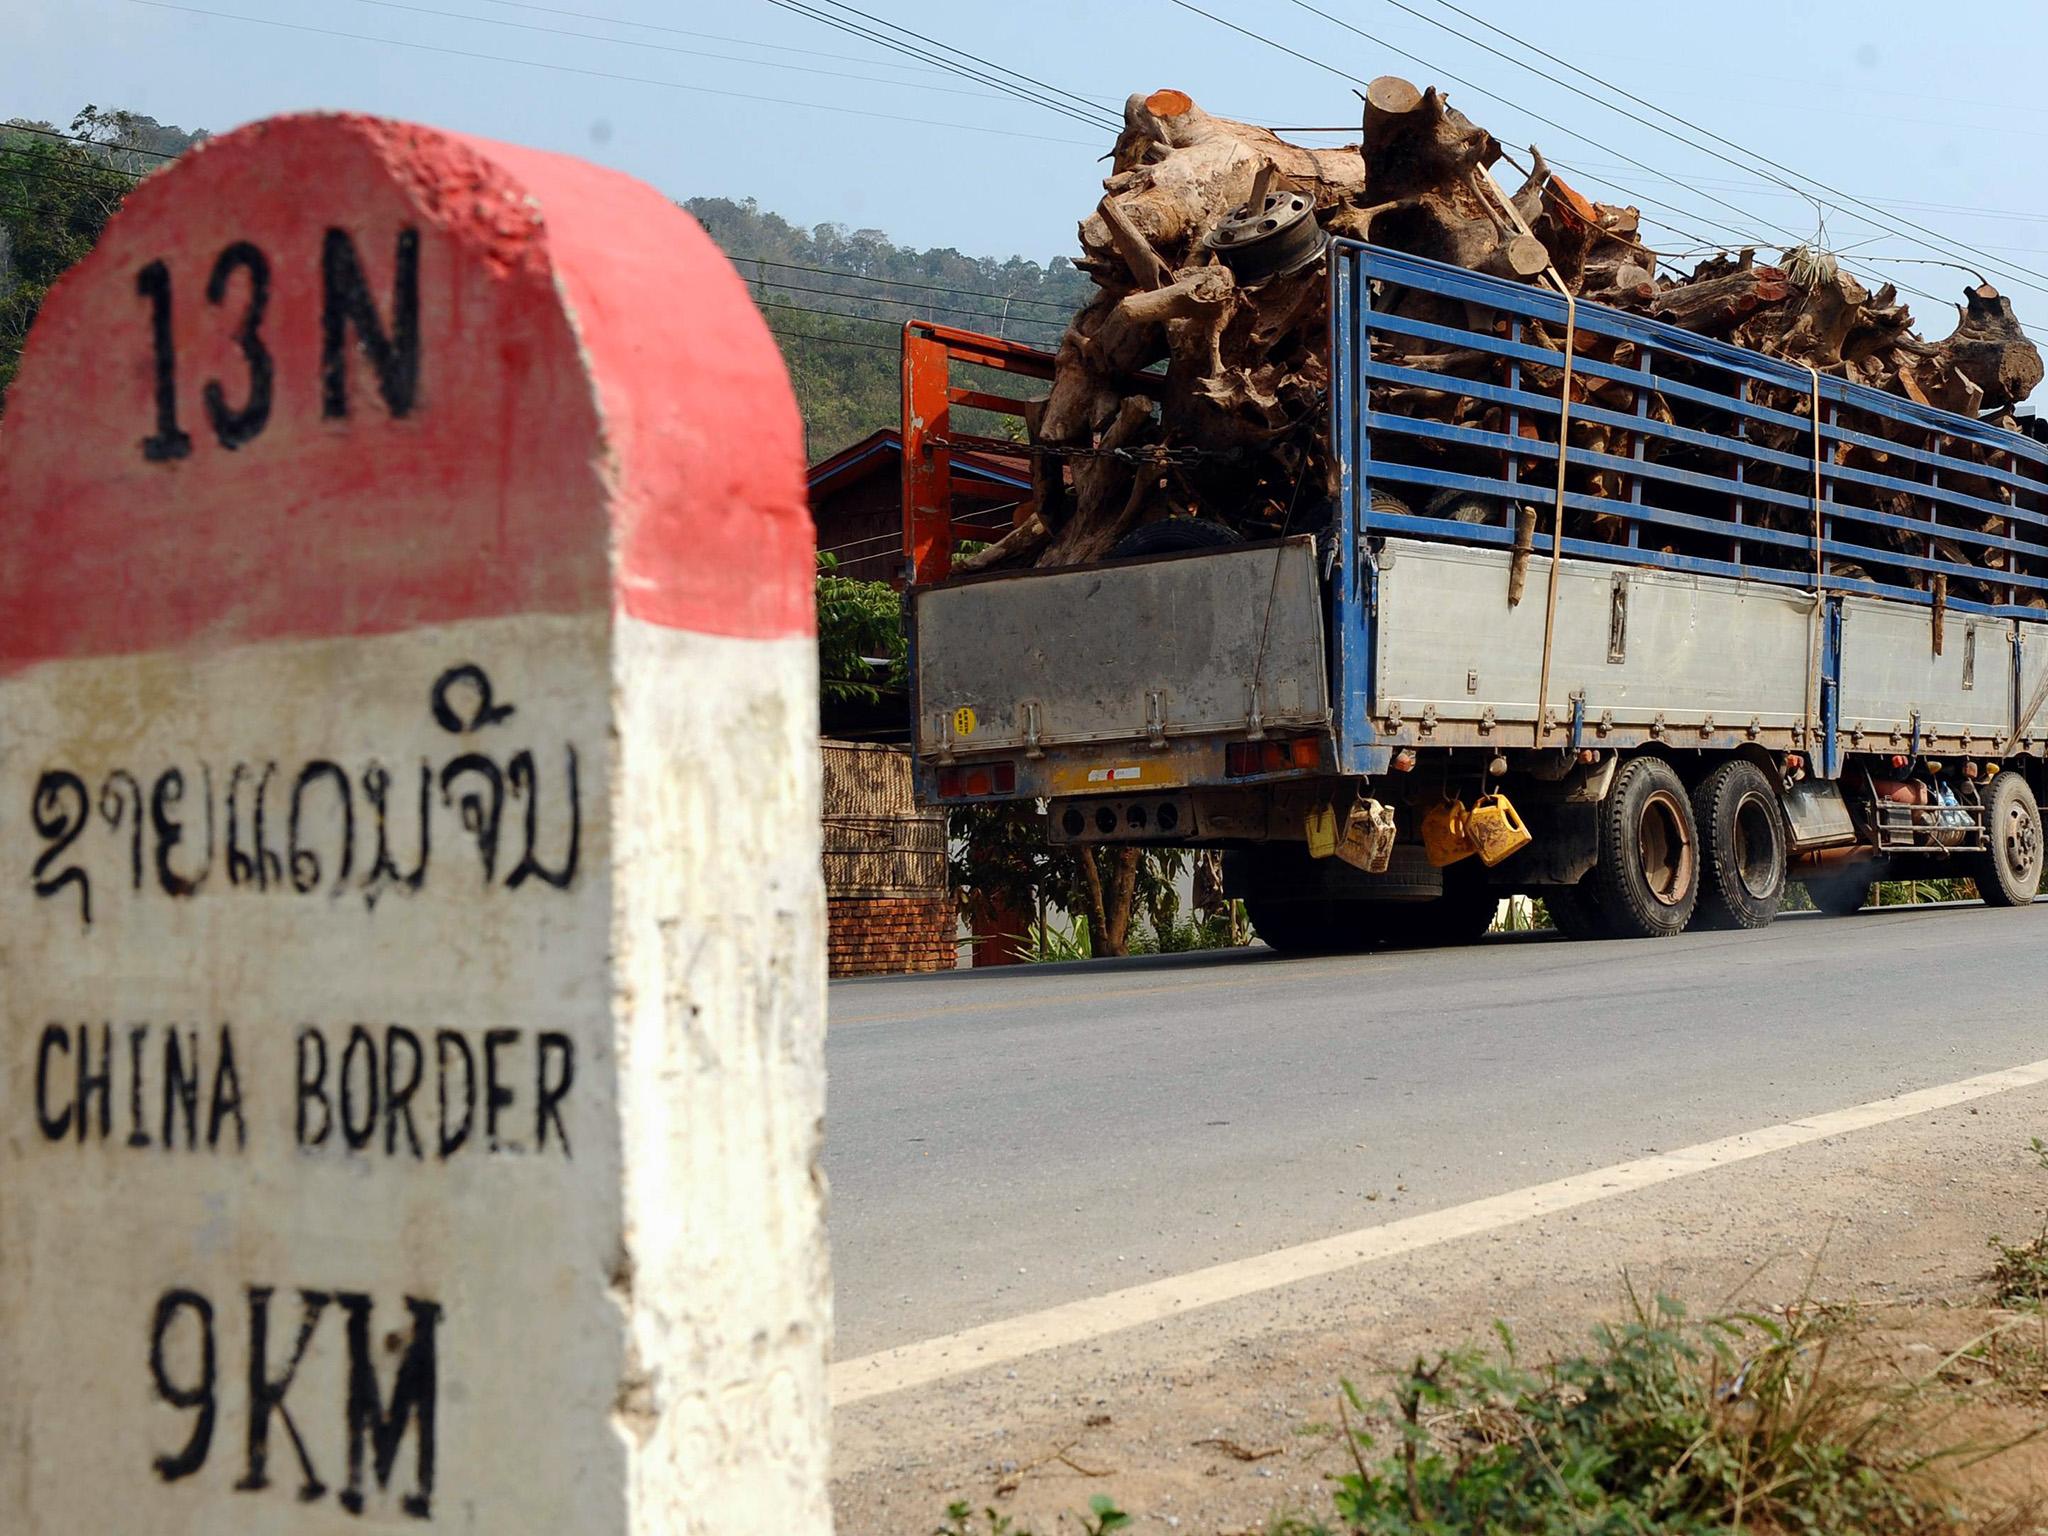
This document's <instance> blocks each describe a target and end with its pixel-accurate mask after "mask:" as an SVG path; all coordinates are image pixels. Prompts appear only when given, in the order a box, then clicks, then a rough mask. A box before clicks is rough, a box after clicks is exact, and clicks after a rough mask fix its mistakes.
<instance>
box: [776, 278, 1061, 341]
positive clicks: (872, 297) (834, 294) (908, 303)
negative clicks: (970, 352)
mask: <svg viewBox="0 0 2048 1536" xmlns="http://www.w3.org/2000/svg"><path fill="white" fill-rule="evenodd" d="M755 281H757V282H759V283H760V284H761V286H762V287H764V288H772V289H773V290H774V291H775V292H777V293H814V294H818V295H820V296H822V297H824V298H828V299H844V300H846V301H847V302H848V303H850V304H900V305H901V306H903V308H905V309H909V310H916V311H919V312H921V313H928V314H934V315H962V316H965V317H966V318H967V319H970V320H1004V319H1007V320H1008V321H1009V323H1010V324H1012V325H1039V326H1045V327H1047V328H1048V329H1051V330H1063V329H1065V326H1066V322H1065V321H1063V320H1044V319H1040V318H1038V317H1036V316H1033V315H1008V316H1004V315H999V314H991V313H989V311H987V310H985V309H958V308H955V307H954V306H953V305H950V304H931V303H927V302H926V301H924V300H922V299H885V298H883V297H881V296H880V295H878V294H866V293H844V292H841V291H840V290H839V289H836V288H806V287H803V286H802V285H801V284H798V283H785V282H778V281H777V280H776V279H774V278H771V277H764V278H757V279H755ZM864 318H865V317H864Z"/></svg>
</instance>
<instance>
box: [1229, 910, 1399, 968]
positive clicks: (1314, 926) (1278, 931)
mask: <svg viewBox="0 0 2048 1536" xmlns="http://www.w3.org/2000/svg"><path fill="white" fill-rule="evenodd" d="M1244 910H1245V916H1247V917H1249V918H1250V919H1251V920H1252V932H1253V933H1254V934H1256V935H1257V936H1258V937H1259V939H1260V940H1261V941H1263V942H1264V944H1265V946H1266V948H1268V949H1270V950H1274V951H1276V952H1278V953H1280V954H1283V955H1355V954H1359V953H1361V952H1363V951H1365V950H1368V949H1371V948H1372V947H1373V946H1374V942H1375V934H1374V932H1373V923H1372V921H1371V917H1372V912H1371V904H1369V903H1366V902H1363V901H1280V900H1276V899H1274V898H1273V897H1270V896H1247V897H1245V899H1244Z"/></svg>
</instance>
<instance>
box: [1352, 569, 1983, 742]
mask: <svg viewBox="0 0 2048 1536" xmlns="http://www.w3.org/2000/svg"><path fill="white" fill-rule="evenodd" d="M1379 558H1380V576H1379V607H1378V612H1377V615H1376V617H1375V619H1374V624H1373V632H1374V648H1375V653H1376V663H1377V664H1376V667H1375V672H1374V678H1373V706H1372V709H1373V713H1374V714H1375V715H1379V716H1385V715H1386V714H1388V713H1389V712H1390V711H1394V710H1398V712H1399V714H1400V716H1401V718H1402V721H1403V722H1404V723H1405V724H1406V725H1407V726H1409V727H1410V728H1412V727H1413V725H1414V722H1415V721H1416V719H1417V717H1418V716H1421V715H1423V714H1424V713H1425V711H1433V712H1434V718H1435V719H1437V720H1440V721H1445V722H1453V721H1455V722H1470V721H1478V720H1483V719H1484V718H1486V716H1487V712H1488V711H1491V717H1492V719H1493V720H1494V721H1496V722H1500V723H1508V722H1520V723H1522V724H1524V725H1528V724H1530V723H1532V722H1533V721H1534V719H1535V714H1536V694H1537V689H1538V683H1539V679H1540V674H1541V671H1542V665H1543V622H1544V607H1545V601H1546V593H1547V588H1548V583H1549V579H1550V564H1549V561H1548V560H1547V559H1546V558H1545V557H1543V556H1542V555H1540V554H1539V555H1537V556H1536V557H1534V558H1532V559H1531V560H1530V562H1529V575H1528V583H1527V585H1526V587H1525V588H1524V590H1523V594H1522V601H1521V603H1520V604H1519V605H1518V606H1517V607H1514V608H1510V607H1509V606H1508V600H1507V591H1508V566H1509V563H1510V559H1511V557H1510V555H1509V553H1508V551H1506V550H1499V549H1478V548H1471V547H1467V546H1462V545H1455V544H1432V543H1421V542H1417V541H1413V540H1406V539H1389V540H1388V541H1387V543H1386V545H1385V546H1384V548H1383V549H1382V550H1381V553H1380V557H1379ZM1812 613H1813V599H1812V598H1811V597H1810V596H1806V595H1803V594H1801V593H1798V592H1795V591H1786V590H1781V589H1778V588H1773V587H1767V586H1763V585H1761V584H1760V583H1755V582H1739V581H1734V580H1730V579H1728V578H1725V577H1716V576H1692V575H1686V574H1683V573H1680V572H1675V571H1653V570H1646V569H1642V568H1634V569H1631V568H1627V567H1623V566H1618V565H1607V564H1603V563H1601V562H1599V561H1593V560H1566V561H1565V562H1564V563H1563V565H1562V567H1561V568H1560V572H1559V579H1558V594H1557V632H1556V640H1555V645H1554V648H1553V654H1552V658H1551V668H1550V693H1549V708H1550V713H1551V716H1552V718H1553V719H1554V720H1556V721H1557V722H1559V723H1560V724H1561V723H1563V722H1564V721H1566V720H1567V719H1569V717H1570V714H1571V708H1572V705H1571V695H1572V694H1573V693H1575V692H1577V691H1579V690H1584V693H1585V701H1586V702H1585V709H1586V719H1587V722H1588V725H1589V726H1591V724H1592V723H1593V722H1595V721H1598V720H1599V719H1600V718H1601V716H1602V715H1603V714H1607V713H1609V712H1611V718H1612V721H1613V723H1614V724H1615V725H1618V726H1645V725H1649V724H1650V723H1651V722H1653V721H1654V720H1655V719H1656V718H1657V717H1658V716H1662V717H1663V719H1664V722H1665V724H1666V725H1667V726H1668V727H1670V728H1671V729H1672V730H1674V731H1675V730H1678V729H1681V728H1688V727H1691V728H1697V727H1699V726H1700V725H1701V724H1702V722H1704V721H1706V720H1708V719H1710V718H1711V720H1712V721H1713V722H1714V723H1715V724H1716V726H1718V727H1719V728H1720V729H1723V730H1726V729H1728V728H1730V727H1734V728H1737V729H1740V728H1743V727H1746V726H1747V725H1748V724H1749V723H1750V722H1751V721H1756V722H1757V723H1758V724H1759V725H1760V726H1761V727H1762V728H1764V729H1771V728H1774V727H1790V726H1792V725H1795V724H1797V723H1798V722H1799V721H1800V720H1801V718H1802V715H1803V708H1804V705H1803V701H1804V698H1805V695H1806V686H1807V654H1808V646H1809V635H1810V624H1811V617H1812ZM1922 624H1923V628H1924V624H1925V619H1924V615H1923V619H1922ZM1980 643H1981V642H1980ZM1425 739H1426V738H1425Z"/></svg>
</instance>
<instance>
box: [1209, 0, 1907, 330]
mask: <svg viewBox="0 0 2048 1536" xmlns="http://www.w3.org/2000/svg"><path fill="white" fill-rule="evenodd" d="M1172 3H1173V4H1175V5H1177V6H1179V7H1180V8H1181V9H1183V10H1186V11H1192V12H1194V13H1195V14H1196V15H1198V16H1203V17H1206V18H1207V19H1208V20H1210V21H1213V22H1215V23H1217V24H1218V25H1219V26H1223V27H1227V28H1229V29H1230V30H1231V31H1233V32H1236V33H1238V34H1239V35H1240V36H1243V37H1248V38H1251V39H1253V40H1254V41H1256V42H1261V43H1264V44H1265V45H1266V46H1268V47H1270V48H1275V49H1278V50H1279V51H1280V52H1282V53H1285V54H1288V55H1289V56H1291V57H1293V58H1296V59H1300V60H1301V61H1302V62H1303V63H1306V64H1313V65H1314V66H1315V67H1316V68H1318V69H1322V70H1326V71H1328V72H1329V73H1331V74H1334V75H1337V76H1339V77H1340V78H1342V79H1346V80H1349V81H1351V82H1353V83H1354V84H1357V85H1370V83H1371V82H1369V81H1367V80H1364V79H1362V78H1360V77H1359V76H1357V75H1354V74H1352V73H1351V72H1350V71H1348V70H1344V69H1340V68H1338V67H1337V66H1336V65H1334V64H1331V63H1329V62H1328V61H1327V60H1324V59H1318V58H1315V57H1313V56H1311V55H1309V54H1306V53H1302V52H1301V51H1300V50H1298V49H1295V48H1290V47H1288V46H1287V45H1286V44H1285V43H1282V42H1280V41H1278V40H1277V39H1274V38H1271V37H1267V36H1266V35H1265V34H1263V33H1260V32H1256V31H1253V30H1252V29H1251V28H1249V27H1243V26H1240V25H1238V24H1237V23H1236V22H1234V21H1230V20H1228V19H1226V18H1225V17H1222V16H1218V15H1216V14H1215V13H1214V12H1213V11H1207V10H1204V9H1203V8H1202V7H1201V6H1198V5H1195V4H1193V3H1192V0H1172ZM1290 3H1291V4H1293V5H1295V6H1298V7H1299V8H1300V9H1302V10H1305V11H1308V12H1310V13H1311V14H1313V15H1316V16H1320V17H1322V18H1323V19H1324V20H1325V21H1328V22H1330V23H1332V24H1333V25H1335V26H1339V27H1342V28H1343V29H1344V30H1345V31H1347V32H1350V33H1352V34H1354V35H1355V36H1358V37H1362V38H1364V39H1365V40H1366V41H1367V42H1370V43H1374V44H1376V45H1378V46H1379V47H1382V48H1385V49H1387V50H1389V51H1390V52H1393V53H1396V54H1399V55H1400V56H1401V57H1402V58H1404V59H1408V60H1410V61H1412V62H1414V63H1416V64H1419V65H1420V66H1422V68H1424V69H1427V70H1430V71H1432V72H1434V73H1436V74H1439V75H1441V76H1443V77H1444V78H1445V79H1447V80H1451V81H1455V82H1456V83H1457V84H1459V85H1462V86H1464V87H1465V88H1466V89H1467V90H1470V91H1473V92H1475V93H1477V94H1478V95H1480V96H1483V97H1485V98H1486V99H1487V100H1489V101H1496V102H1499V103H1500V104H1501V105H1502V106H1505V107H1507V108H1509V109H1510V110H1512V111H1516V112H1520V113H1522V114H1523V115H1524V116H1526V117H1528V118H1530V119H1532V120H1533V121H1535V122H1539V123H1542V124H1544V125H1546V126H1547V127H1551V128H1554V129H1556V130H1557V131H1558V132H1559V133H1562V134H1565V135H1567V136H1569V137H1570V138H1573V139H1576V140H1578V141H1579V142H1580V143H1582V144H1590V145H1592V146H1593V147H1594V148H1595V149H1600V150H1604V151H1606V152H1607V153H1608V154H1610V155H1616V156H1619V157H1620V158H1621V159H1623V160H1625V161H1627V162H1628V163H1629V164H1630V165H1632V166H1635V167H1637V168H1638V169H1640V170H1642V171H1645V172H1647V173H1648V174H1650V175H1651V176H1655V177H1658V178H1660V179H1667V180H1668V179H1670V178H1668V177H1665V176H1664V173H1663V172H1660V171H1658V170H1657V168H1656V167H1655V166H1652V165H1648V164H1645V163H1644V162H1643V161H1641V160H1638V159H1636V158H1635V157H1634V156H1632V155H1629V154H1626V153H1624V152H1623V151H1621V150H1618V149H1616V148H1614V147H1613V146H1612V145H1610V144H1605V143H1602V142H1601V141H1600V140H1598V139H1594V138H1589V137H1588V136H1587V135H1585V134H1583V133H1580V132H1578V131H1577V130H1576V129H1572V128H1568V127H1566V126H1565V125H1564V124H1563V123H1560V122H1558V121H1557V120H1556V119H1554V118H1549V117H1545V116H1544V115H1543V114H1542V113H1540V112H1535V111H1532V110H1531V109H1530V108H1528V107H1525V106H1523V105H1522V104H1521V103H1519V102H1516V101H1513V100H1510V99H1509V98H1508V97H1505V96H1502V95H1500V94H1498V93H1497V92H1494V91H1489V90H1487V89H1486V88H1485V87H1484V86H1482V85H1479V84H1477V83H1476V82H1474V81H1471V80H1468V79H1466V78H1465V77H1464V76H1462V75H1457V74H1453V73H1452V72H1451V71H1450V70H1447V69H1444V68H1443V67H1442V66H1440V65H1438V64H1435V63H1432V62H1431V61H1430V60H1428V59H1425V58H1423V57H1422V56H1421V55H1420V54H1417V53H1411V52H1409V51H1408V50H1407V49H1405V48H1401V47H1399V46H1397V45H1395V44H1393V43H1390V42H1388V41H1387V40H1386V39H1384V38H1381V37H1378V36H1375V35H1374V34H1373V33H1370V32H1367V31H1366V30H1365V29H1364V28H1362V27H1358V26H1354V25H1353V24H1352V23H1350V22H1348V21H1345V20H1344V19H1343V18H1341V17H1337V16H1332V15H1331V14H1330V13H1329V12H1328V11H1325V10H1321V9H1319V8H1318V7H1316V6H1314V5H1310V4H1309V3H1308V0H1290ZM1557 163H1558V164H1564V162H1562V161H1559V162H1557ZM1566 169H1571V167H1570V166H1566ZM1590 179H1591V180H1593V181H1595V182H1599V183H1602V184H1604V185H1607V186H1611V187H1616V188H1617V189H1618V190H1620V191H1621V192H1623V193H1624V194H1625V195H1627V196H1629V197H1631V198H1635V199H1637V200H1638V201H1640V202H1642V203H1647V204H1649V205H1650V206H1653V207H1662V208H1665V209H1668V210H1670V211H1671V212H1673V213H1678V214H1682V215H1684V216H1685V217H1687V218H1694V219H1701V220H1702V221H1703V222H1705V223H1707V224H1708V225H1709V226H1710V227H1714V228H1719V229H1721V230H1723V231H1726V232H1728V233H1732V234H1734V235H1735V236H1736V237H1737V238H1738V239H1740V240H1742V241H1744V242H1745V243H1746V244H1750V245H1770V244H1774V243H1776V242H1773V241H1770V240H1762V239H1758V238H1757V237H1755V236H1753V235H1747V234H1744V233H1742V232H1741V231H1740V230H1736V229H1734V228H1733V227H1732V226H1730V225H1729V224H1727V223H1726V222H1725V221H1723V220H1721V219H1718V218H1709V217H1707V216H1705V215H1702V214H1700V213H1698V212H1696V211H1694V210H1690V209H1687V208H1683V207H1681V206H1680V205H1678V204H1676V203H1672V202H1668V201H1662V200H1659V199H1656V198H1650V197H1646V196H1645V195H1644V194H1642V193H1640V192H1635V191H1632V190H1630V189H1629V188H1627V187H1624V186H1621V185H1620V184H1619V183H1617V182H1614V181H1611V180H1608V179H1607V178H1605V177H1599V176H1593V177H1590ZM1700 190H1704V189H1700ZM1707 200H1708V201H1709V202H1713V203H1718V204H1719V205H1720V206H1722V207H1724V208H1728V209H1730V210H1732V211H1733V212H1735V213H1736V214H1738V215H1740V216H1741V217H1743V218H1744V219H1754V218H1756V217H1757V215H1756V213H1755V212H1754V210H1751V209H1746V208H1742V207H1740V206H1738V205H1737V204H1734V203H1731V202H1729V201H1728V200H1727V199H1726V198H1722V197H1716V196H1714V195H1713V194H1711V193H1708V194H1707ZM1656 222H1658V223H1661V224H1663V226H1664V227H1665V228H1667V229H1671V230H1673V231H1675V232H1676V233H1678V234H1681V235H1684V236H1686V237H1687V238H1688V239H1692V240H1696V241H1698V242H1700V243H1701V244H1703V245H1704V244H1711V243H1712V242H1711V241H1710V240H1709V239H1708V237H1707V236H1705V235H1702V234H1699V233H1698V232H1697V231H1694V230H1689V229H1686V228H1685V227H1683V226H1682V225H1677V224H1673V223H1671V222H1670V221H1669V220H1657V221H1656ZM1763 222H1764V224H1765V225H1766V227H1767V228H1770V229H1774V230H1776V231H1777V232H1778V233H1779V234H1781V235H1784V236H1785V237H1786V238H1787V239H1788V240H1789V241H1790V242H1791V243H1792V244H1794V245H1800V244H1804V243H1806V242H1805V240H1804V239H1802V237H1801V236H1800V235H1799V234H1797V233H1796V232H1795V231H1793V230H1790V229H1787V228H1786V227H1785V226H1784V225H1782V224H1777V223H1774V222H1772V221H1770V220H1768V219H1765V220H1764V221H1763ZM1841 265H1842V266H1843V268H1844V269H1845V270H1847V271H1850V272H1852V273H1854V274H1855V275H1857V276H1859V277H1862V278H1863V279H1864V280H1865V281H1868V282H1873V283H1878V284H1880V285H1881V284H1882V282H1883V279H1881V278H1879V277H1876V276H1874V275H1873V274H1871V273H1869V272H1865V271H1859V270H1858V269H1857V268H1855V267H1853V266H1850V265H1849V264H1848V263H1847V262H1842V263H1841ZM1893 286H1894V287H1896V288H1899V289H1901V290H1903V291H1905V292H1907V293H1912V294H1915V295H1917V296H1918V297H1920V298H1924V299H1929V300H1932V301H1934V302H1936V303H1942V302H1946V301H1944V300H1942V299H1940V298H1939V297H1938V296H1937V295H1935V294H1931V293H1929V292H1927V291H1926V290H1925V289H1923V288H1915V287H1913V286H1912V285H1910V284H1907V283H1894V284H1893Z"/></svg>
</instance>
